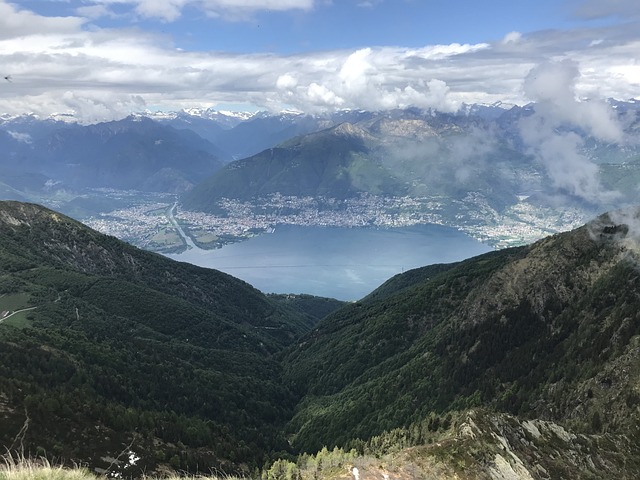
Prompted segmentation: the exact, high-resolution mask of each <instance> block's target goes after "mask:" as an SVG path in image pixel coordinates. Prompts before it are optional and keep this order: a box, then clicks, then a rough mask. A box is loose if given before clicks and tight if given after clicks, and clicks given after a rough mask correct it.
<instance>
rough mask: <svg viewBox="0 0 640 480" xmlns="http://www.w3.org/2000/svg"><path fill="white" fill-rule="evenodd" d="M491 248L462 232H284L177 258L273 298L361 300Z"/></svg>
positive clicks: (294, 229) (420, 229) (279, 230)
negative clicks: (402, 278)
mask: <svg viewBox="0 0 640 480" xmlns="http://www.w3.org/2000/svg"><path fill="white" fill-rule="evenodd" d="M490 250H491V248H490V247H488V246H487V245H484V244H482V243H480V242H478V241H476V240H474V239H473V238H471V237H469V236H467V235H465V234H464V233H461V232H459V231H457V230H455V229H452V228H447V227H442V226H439V225H420V226H415V227H406V228H394V229H364V228H324V227H299V226H280V227H277V228H276V230H275V232H274V233H271V234H264V235H260V236H258V237H254V238H252V239H249V240H246V241H244V242H240V243H234V244H231V245H227V246H225V247H223V248H221V249H216V250H200V249H198V248H192V249H190V250H188V251H186V252H184V253H181V254H178V255H169V256H170V257H171V258H173V259H175V260H179V261H183V262H189V263H192V264H194V265H200V266H203V267H209V268H215V269H217V270H221V271H223V272H226V273H229V274H231V275H233V276H234V277H238V278H241V279H242V280H244V281H246V282H248V283H250V284H251V285H253V286H254V287H256V288H257V289H259V290H261V291H263V292H265V293H308V294H311V295H318V296H323V297H333V298H337V299H340V300H357V299H359V298H362V297H364V296H365V295H367V294H369V293H371V291H373V290H374V289H375V288H377V287H378V286H380V285H381V284H382V283H384V282H385V281H386V280H388V279H389V278H390V277H392V276H393V275H395V274H397V273H400V272H402V271H405V270H409V269H412V268H416V267H423V266H425V265H430V264H433V263H448V262H455V261H459V260H463V259H465V258H469V257H472V256H475V255H479V254H481V253H485V252H488V251H490Z"/></svg>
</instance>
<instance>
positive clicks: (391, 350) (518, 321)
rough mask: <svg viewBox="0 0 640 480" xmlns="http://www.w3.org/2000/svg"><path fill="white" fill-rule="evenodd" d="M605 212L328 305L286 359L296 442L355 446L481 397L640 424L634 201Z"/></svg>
mask: <svg viewBox="0 0 640 480" xmlns="http://www.w3.org/2000/svg"><path fill="white" fill-rule="evenodd" d="M613 218H614V219H615V221H614V219H612V217H611V216H602V217H600V218H598V219H597V220H595V221H593V222H592V223H590V224H589V225H586V226H584V227H582V228H579V229H577V230H575V231H572V232H568V233H564V234H559V235H556V236H553V237H548V238H546V239H544V240H541V241H539V242H537V243H535V244H533V245H531V246H528V247H523V248H517V249H507V250H503V251H498V252H492V253H489V254H486V255H482V256H479V257H476V258H474V259H470V260H467V261H465V262H460V263H459V264H456V265H453V266H451V267H450V268H444V267H443V268H441V269H434V268H429V269H419V270H418V271H413V272H407V273H406V274H404V275H402V276H399V277H398V278H396V279H392V280H390V282H388V283H387V284H386V285H384V286H383V287H381V291H380V292H374V293H372V294H371V295H370V296H369V297H367V298H365V299H364V300H363V301H361V302H357V303H355V304H352V305H349V306H347V307H345V308H343V309H341V310H340V311H338V312H336V313H334V314H333V315H331V316H329V317H328V318H327V319H325V321H323V322H322V323H321V324H320V325H319V326H318V327H317V328H316V329H314V330H313V331H312V332H311V333H310V334H308V335H307V336H306V337H304V338H303V339H302V340H301V341H300V342H299V344H298V345H297V346H296V347H293V348H292V349H290V350H289V351H288V353H287V356H286V359H285V362H284V363H285V372H286V374H285V378H286V379H287V380H288V381H289V382H290V384H291V386H292V388H294V389H296V390H297V391H298V392H299V394H300V395H302V396H304V400H303V402H302V403H301V404H300V405H299V406H298V408H297V411H296V415H295V417H294V419H293V420H292V422H291V423H290V425H289V431H290V432H291V434H292V441H293V443H294V445H295V446H297V447H298V448H300V449H301V450H305V451H315V450H318V449H319V448H321V447H322V446H323V445H326V446H328V447H332V446H334V445H340V446H349V445H352V444H353V443H352V440H353V439H357V438H360V439H365V440H366V439H368V438H371V437H372V436H374V435H379V434H381V433H382V432H384V431H387V430H390V429H392V428H396V427H401V426H408V425H410V424H412V423H414V422H418V421H420V419H422V418H425V417H426V416H427V415H429V414H430V412H438V413H442V412H447V411H452V410H465V409H468V408H473V407H476V406H489V407H491V408H494V409H497V410H498V411H503V412H507V413H512V414H517V415H520V416H524V417H525V418H527V417H531V418H539V419H541V420H548V421H556V422H561V423H563V424H564V425H566V426H568V427H570V428H571V429H572V430H574V431H575V432H576V433H591V434H593V433H602V432H608V433H612V434H616V435H622V436H625V437H626V438H632V439H635V440H637V439H638V438H640V437H639V436H638V435H639V431H638V417H639V416H638V413H639V411H638V407H639V406H640V401H639V399H640V396H639V392H638V387H637V385H638V384H640V369H639V368H638V367H637V363H638V358H639V357H638V355H639V354H640V351H639V350H638V338H639V337H638V336H637V335H638V333H640V317H639V316H638V315H639V314H638V311H639V310H640V308H639V307H640V304H639V300H640V297H639V295H638V292H639V291H640V271H639V270H638V264H637V253H636V252H637V251H638V250H637V247H636V242H637V237H635V231H634V229H633V228H632V227H630V226H629V225H633V223H637V219H638V212H637V211H633V212H626V213H625V215H621V214H620V213H618V214H616V215H614V216H613ZM621 222H626V224H622V223H621ZM438 270H440V271H438ZM403 276H408V277H409V278H412V279H413V280H415V283H412V282H408V281H404V280H403ZM635 440H634V441H635Z"/></svg>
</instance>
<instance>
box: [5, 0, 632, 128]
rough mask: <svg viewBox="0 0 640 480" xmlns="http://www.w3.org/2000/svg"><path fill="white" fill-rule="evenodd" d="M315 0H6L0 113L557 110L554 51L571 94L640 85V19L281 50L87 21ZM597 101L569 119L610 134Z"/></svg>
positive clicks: (624, 95) (307, 4)
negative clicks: (235, 48)
mask: <svg viewBox="0 0 640 480" xmlns="http://www.w3.org/2000/svg"><path fill="white" fill-rule="evenodd" d="M623 3H624V2H622V3H621V7H620V8H623V7H624V5H623ZM316 4H317V2H314V1H313V0H267V1H266V2H265V1H260V2H258V1H257V0H239V1H236V0H234V1H231V0H169V1H166V2H156V1H151V0H135V1H133V0H93V1H87V2H85V4H84V5H83V7H82V8H80V9H79V10H78V11H77V12H78V13H77V14H76V16H70V17H44V16H40V15H37V14H35V13H33V12H30V11H28V10H25V9H20V8H19V7H17V6H15V5H14V4H12V3H9V2H7V1H6V0H0V69H2V71H0V73H1V74H2V76H5V75H11V79H12V82H4V83H3V84H2V85H1V87H2V88H0V109H1V111H0V113H6V114H21V113H26V112H33V113H36V114H38V115H41V116H47V115H50V114H53V113H73V114H75V115H76V116H78V117H79V118H80V119H81V120H82V121H83V122H86V123H90V122H97V121H102V120H109V119H115V118H121V117H123V116H125V115H127V114H129V113H131V112H133V111H141V110H144V109H162V110H175V109H180V108H186V107H194V106H200V107H210V106H216V105H228V104H234V105H247V106H248V107H250V108H256V109H267V110H272V111H278V110H281V109H296V110H300V111H305V112H318V111H329V110H334V109H344V108H352V109H368V110H377V109H388V108H396V107H400V108H402V107H408V106H417V107H422V108H427V109H428V108H432V109H437V110H440V111H445V112H447V111H455V110H456V109H458V108H459V107H460V105H462V104H463V103H493V102H496V101H502V102H508V103H517V104H525V103H528V102H530V101H532V100H537V101H540V100H542V101H543V102H545V101H546V100H545V98H546V97H545V95H547V96H548V95H552V96H553V98H554V99H555V100H554V101H548V102H546V104H547V105H548V108H549V109H551V110H552V111H550V112H549V115H551V114H553V115H556V114H559V113H561V112H563V111H564V110H565V109H564V107H563V105H561V104H559V103H558V101H559V100H558V99H560V98H564V99H565V100H563V101H568V100H566V98H568V93H567V91H554V90H553V88H561V87H555V86H549V82H547V83H546V84H544V78H542V79H540V81H539V82H532V81H530V80H528V83H526V84H525V85H526V86H525V88H523V81H524V79H525V78H526V77H527V75H528V74H529V72H530V71H531V70H532V68H534V67H535V66H536V65H540V64H544V63H545V62H547V61H548V60H549V59H553V60H554V61H556V62H559V64H562V62H563V61H564V60H566V59H571V62H572V67H571V72H569V71H567V72H564V74H565V75H568V77H562V78H560V80H561V82H560V83H561V84H562V85H566V84H568V83H571V85H572V86H571V89H572V90H571V91H572V92H573V93H572V95H575V96H576V97H578V98H582V97H588V98H592V99H595V98H606V97H614V98H618V99H628V98H632V97H635V96H638V92H639V91H640V68H639V67H638V66H637V65H635V63H634V62H633V61H630V59H633V58H636V57H637V52H639V51H640V38H638V34H637V29H636V27H637V25H632V24H625V25H623V26H620V25H616V26H615V27H607V28H604V27H598V28H592V29H579V30H573V31H571V32H564V31H545V32H537V33H533V34H522V33H519V32H510V33H508V34H507V35H505V37H504V38H501V39H497V40H495V41H492V42H486V43H478V44H456V43H453V44H447V45H427V46H424V47H422V48H404V47H384V46H382V47H369V48H360V49H355V50H333V51H319V52H310V53H304V54H297V55H296V54H294V55H276V54H268V53H264V54H229V53H221V52H197V51H184V50H181V49H178V48H175V46H174V45H173V44H172V43H171V38H170V37H168V36H161V35H157V34H150V33H146V32H144V31H142V30H139V29H133V28H128V29H125V28H97V27H95V26H94V25H93V24H92V23H91V16H98V15H102V16H104V15H118V14H122V9H126V11H127V12H129V13H130V12H134V13H135V15H138V16H141V17H150V18H155V19H159V20H162V21H166V22H169V21H171V20H172V19H175V18H177V16H180V15H181V14H182V12H183V11H184V9H186V8H191V9H198V10H199V11H201V12H204V13H205V14H206V15H211V16H216V15H218V16H220V15H227V16H228V15H231V16H234V15H236V16H237V15H241V14H242V15H244V14H251V12H255V11H258V10H260V9H265V8H270V9H274V10H278V9H279V10H311V9H313V8H314V7H315V6H316ZM593 5H596V2H594V3H593ZM602 14H603V12H600V13H599V15H602ZM585 15H586V13H585ZM591 15H595V13H592V14H591ZM576 72H579V75H577V74H576ZM539 73H540V74H545V75H546V73H545V72H544V71H541V70H539ZM549 75H552V76H553V75H556V74H549ZM549 78H551V77H549ZM547 87H549V88H551V90H550V93H548V94H547V93H545V91H546V88H547ZM547 100H548V99H547ZM557 100H558V101H557ZM554 102H555V103H554ZM598 105H599V104H597V103H587V102H585V103H584V105H583V106H581V107H580V112H579V113H576V115H575V116H574V117H573V118H569V119H565V120H567V121H574V122H578V124H579V125H581V126H582V127H585V128H593V129H594V133H597V134H598V135H603V136H604V137H607V138H613V137H614V136H615V132H614V131H613V130H611V131H609V130H607V129H610V128H612V127H611V125H610V124H608V123H607V122H603V123H601V124H596V123H593V124H588V125H583V124H582V123H580V122H582V119H583V118H584V116H585V115H586V116H587V117H588V118H595V117H597V116H598V115H599V114H601V113H602V107H601V106H598ZM554 109H555V110H554Z"/></svg>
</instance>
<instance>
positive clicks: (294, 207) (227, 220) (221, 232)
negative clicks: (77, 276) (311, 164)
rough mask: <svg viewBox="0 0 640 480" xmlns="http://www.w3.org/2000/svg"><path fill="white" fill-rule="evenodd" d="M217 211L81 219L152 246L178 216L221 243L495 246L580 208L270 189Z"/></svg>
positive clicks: (128, 212)
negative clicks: (303, 235) (438, 233)
mask: <svg viewBox="0 0 640 480" xmlns="http://www.w3.org/2000/svg"><path fill="white" fill-rule="evenodd" d="M217 209H218V211H219V213H218V214H211V213H204V212H193V211H187V210H183V209H181V208H176V209H172V208H171V204H170V203H162V202H159V201H150V202H148V203H142V204H138V205H135V206H132V207H130V208H126V209H120V210H115V211H113V212H109V213H108V214H103V215H101V216H98V217H92V218H90V219H87V220H86V221H85V223H86V224H87V225H89V226H90V227H92V228H95V229H97V230H99V231H101V232H103V233H107V234H109V235H113V236H116V237H118V238H120V239H123V240H126V241H128V242H130V243H133V244H135V245H138V246H141V247H148V246H150V244H151V243H152V241H151V239H152V238H153V236H154V235H156V233H157V232H159V231H160V230H164V229H167V228H174V226H173V222H174V221H177V222H178V223H179V224H180V225H181V226H183V227H184V229H185V230H186V231H187V232H199V234H201V235H202V234H213V235H215V236H217V237H222V238H224V239H225V241H226V242H228V241H237V240H242V239H245V238H248V237H251V236H254V235H256V234H259V233H264V232H270V231H272V230H273V229H274V228H275V226H276V225H299V226H327V227H347V228H354V227H377V228H381V227H382V228H393V227H407V226H412V225H419V224H439V225H446V226H450V227H455V228H458V229H460V230H461V231H463V232H465V233H467V234H468V235H470V236H472V237H474V238H477V239H478V240H480V241H482V242H485V243H488V244H490V245H493V246H495V247H498V248H501V247H506V246H513V245H522V244H526V243H530V242H532V241H534V240H536V239H539V238H541V237H543V236H546V235H549V234H551V233H556V232H559V231H564V230H568V229H571V228H575V227H577V226H579V225H581V224H582V223H584V221H585V215H584V213H583V212H581V211H579V210H577V209H573V210H571V209H562V210H554V209H550V208H542V207H538V206H534V205H532V204H530V203H527V201H526V197H523V198H521V199H520V201H519V202H518V203H517V204H515V205H513V206H512V207H510V208H509V209H507V210H506V211H504V212H501V213H499V212H497V211H496V210H495V209H493V208H492V207H491V206H490V204H489V202H487V201H486V199H485V198H484V197H483V196H482V195H480V194H477V193H470V194H469V195H468V196H467V197H466V198H464V199H462V200H453V201H452V200H451V199H446V198H443V197H421V198H415V197H414V198H412V197H382V196H375V195H362V196H360V197H357V198H350V199H342V200H341V199H335V198H324V197H296V196H285V195H281V194H273V195H270V196H268V197H265V198H261V199H260V200H258V201H252V202H247V201H239V200H232V199H223V200H222V201H220V202H219V203H218V204H217ZM172 216H174V217H173V218H170V217H172ZM196 240H197V239H196Z"/></svg>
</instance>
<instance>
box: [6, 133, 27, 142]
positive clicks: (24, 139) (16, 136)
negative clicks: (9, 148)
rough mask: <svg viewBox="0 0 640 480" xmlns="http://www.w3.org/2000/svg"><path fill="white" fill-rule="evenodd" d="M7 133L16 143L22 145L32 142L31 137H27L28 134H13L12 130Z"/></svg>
mask: <svg viewBox="0 0 640 480" xmlns="http://www.w3.org/2000/svg"><path fill="white" fill-rule="evenodd" d="M7 133H8V134H9V135H10V136H11V138H13V139H14V140H17V141H18V142H22V143H31V142H32V139H31V135H29V134H28V133H20V132H14V131H13V130H7Z"/></svg>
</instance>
